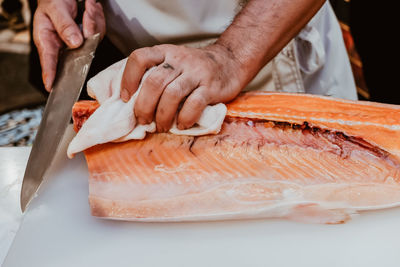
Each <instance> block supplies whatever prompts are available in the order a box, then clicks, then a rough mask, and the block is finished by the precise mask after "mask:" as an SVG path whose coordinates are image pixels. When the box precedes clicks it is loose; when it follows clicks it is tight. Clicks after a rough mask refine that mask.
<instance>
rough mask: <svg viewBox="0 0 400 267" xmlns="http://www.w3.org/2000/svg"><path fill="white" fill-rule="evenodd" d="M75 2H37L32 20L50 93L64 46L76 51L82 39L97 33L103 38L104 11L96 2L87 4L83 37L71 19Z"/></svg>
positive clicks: (87, 0)
mask: <svg viewBox="0 0 400 267" xmlns="http://www.w3.org/2000/svg"><path fill="white" fill-rule="evenodd" d="M77 11H78V10H77V4H76V1H75V0H39V1H38V7H37V10H36V12H35V15H34V18H33V41H34V42H35V45H36V47H37V49H38V52H39V58H40V64H41V66H42V78H43V82H44V85H45V87H46V90H47V91H50V90H51V88H52V86H53V82H54V78H55V75H56V69H57V62H58V54H59V52H60V49H61V48H62V47H63V46H64V44H66V45H67V46H68V47H69V48H76V47H79V46H80V45H81V44H82V43H83V38H84V37H85V38H86V37H89V36H91V35H93V34H96V33H101V35H102V37H103V36H104V34H105V19H104V13H103V8H102V6H101V4H100V3H96V1H95V0H86V3H85V12H84V14H83V19H82V27H83V35H82V32H81V31H80V29H79V26H78V25H77V24H76V23H75V21H74V18H75V17H76V15H77Z"/></svg>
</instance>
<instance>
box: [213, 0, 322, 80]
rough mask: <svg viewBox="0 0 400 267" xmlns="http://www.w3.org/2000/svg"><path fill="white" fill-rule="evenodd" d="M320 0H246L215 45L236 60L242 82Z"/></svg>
mask: <svg viewBox="0 0 400 267" xmlns="http://www.w3.org/2000/svg"><path fill="white" fill-rule="evenodd" d="M324 2H325V1H324V0H250V1H249V3H248V4H247V5H246V6H245V7H244V8H243V9H242V11H241V12H240V13H239V14H238V15H237V16H236V17H235V19H234V20H233V22H232V24H231V25H230V26H229V27H228V28H227V29H226V30H225V31H224V32H223V33H222V35H221V36H220V38H219V39H218V40H217V44H219V45H222V46H224V47H225V48H226V49H228V51H230V52H231V54H232V55H233V56H234V57H235V58H236V59H237V60H238V61H239V62H240V64H241V65H242V69H243V71H244V73H243V75H244V79H245V80H246V81H245V83H247V82H249V81H250V80H251V79H252V78H253V77H254V76H255V75H256V74H257V73H258V71H259V70H260V69H261V68H262V67H263V66H264V65H265V64H267V63H268V62H269V61H270V60H271V59H272V58H273V57H274V56H275V55H276V54H277V53H278V52H279V51H280V50H281V49H282V48H283V47H284V46H285V45H286V44H287V43H288V42H289V41H290V40H291V39H292V38H293V37H295V36H296V35H297V33H298V32H299V31H300V30H301V29H302V28H303V27H304V26H305V25H306V24H307V22H308V21H309V20H310V19H311V18H312V17H313V16H314V14H315V13H316V12H317V11H318V10H319V9H320V8H321V6H322V5H323V4H324Z"/></svg>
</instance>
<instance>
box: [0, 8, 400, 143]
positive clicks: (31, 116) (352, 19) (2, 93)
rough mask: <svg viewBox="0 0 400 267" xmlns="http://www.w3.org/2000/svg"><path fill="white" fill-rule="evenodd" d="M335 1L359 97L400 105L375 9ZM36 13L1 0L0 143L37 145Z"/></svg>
mask: <svg viewBox="0 0 400 267" xmlns="http://www.w3.org/2000/svg"><path fill="white" fill-rule="evenodd" d="M330 2H331V5H332V6H333V8H334V10H335V12H336V15H337V17H338V19H339V22H340V25H341V28H342V32H343V38H344V41H345V44H346V47H347V50H348V55H349V59H350V62H351V65H352V69H353V74H354V78H355V81H356V85H357V91H358V97H359V99H360V100H372V101H377V102H386V103H398V104H400V101H399V100H398V99H396V97H395V96H391V95H390V94H391V93H390V92H386V91H385V90H384V89H382V88H386V87H387V86H384V85H380V87H379V86H377V83H379V84H382V82H381V78H380V77H379V73H378V72H377V70H376V67H377V66H376V64H377V62H376V61H378V60H380V58H381V57H380V58H376V56H375V58H374V57H373V55H375V54H377V53H371V51H370V50H371V49H370V47H371V46H375V45H378V46H379V43H378V44H375V43H374V40H372V41H371V40H370V39H371V38H370V36H372V35H371V34H370V31H371V30H372V29H371V27H372V28H373V27H376V26H377V25H376V24H377V23H376V21H374V20H373V19H372V18H371V17H369V12H368V11H371V9H374V8H376V7H375V6H374V5H373V6H371V4H368V3H367V2H370V1H362V0H352V1H350V0H346V1H345V0H331V1H330ZM368 5H369V6H368ZM31 16H32V14H31V11H30V8H29V3H28V0H0V146H25V145H32V142H33V140H34V137H35V134H36V131H37V128H38V126H39V123H40V119H41V114H42V111H43V108H44V104H45V101H46V96H45V95H44V94H43V93H42V91H41V90H38V89H37V87H40V86H41V85H38V84H37V81H39V82H40V74H35V76H38V77H35V78H36V87H34V86H33V85H32V84H31V83H30V82H29V78H28V77H29V66H30V59H31V57H32V55H30V50H31V45H32V43H31V40H30V28H29V27H30V22H31ZM381 43H382V42H381ZM36 73H37V72H36ZM39 73H40V72H39ZM364 73H365V75H364ZM31 78H32V77H31ZM31 80H32V79H31ZM377 87H379V89H377Z"/></svg>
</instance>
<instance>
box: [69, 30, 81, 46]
mask: <svg viewBox="0 0 400 267" xmlns="http://www.w3.org/2000/svg"><path fill="white" fill-rule="evenodd" d="M67 40H68V42H69V43H70V44H71V46H74V47H76V46H79V45H80V44H81V37H80V36H79V35H78V34H76V33H73V34H71V35H70V36H68V37H67Z"/></svg>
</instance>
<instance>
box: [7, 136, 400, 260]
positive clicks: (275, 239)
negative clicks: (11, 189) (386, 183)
mask: <svg viewBox="0 0 400 267" xmlns="http://www.w3.org/2000/svg"><path fill="white" fill-rule="evenodd" d="M67 139H69V138H67ZM65 144H66V141H65V140H64V147H63V148H62V151H60V155H59V158H58V159H56V162H55V163H54V164H53V168H52V170H51V171H50V174H49V175H48V181H47V183H46V184H44V185H43V186H42V187H41V190H40V191H41V193H40V195H39V196H38V197H37V198H36V199H35V200H34V202H33V203H31V206H30V208H29V211H28V213H27V214H26V216H25V218H24V221H23V223H22V225H21V228H20V230H19V232H18V233H17V236H16V238H15V240H14V242H13V244H12V246H11V249H10V250H9V253H8V255H7V258H6V260H5V262H4V264H3V267H19V266H21V267H24V266H40V267H47V266H49V267H62V266H68V267H69V266H71V267H72V266H73V267H79V266H85V267H88V266H96V267H102V266H112V267H114V266H140V267H146V266H174V267H175V266H193V267H195V266H202V267H204V266H307V267H309V266H352V267H354V266H363V267H366V266H386V267H388V266H393V267H398V266H400V249H399V245H400V208H398V209H390V210H384V211H377V212H368V213H363V214H361V216H358V217H357V218H355V219H354V220H353V221H351V222H349V223H347V224H344V225H315V224H301V223H295V222H289V221H284V220H245V221H225V222H203V223H133V222H121V221H110V220H104V219H98V218H94V217H91V216H90V211H89V205H88V199H87V197H88V171H87V167H86V162H85V160H84V157H83V155H82V154H81V155H78V156H77V157H76V158H75V159H73V160H68V159H67V158H66V156H65Z"/></svg>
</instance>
